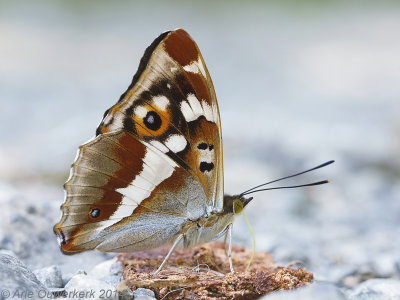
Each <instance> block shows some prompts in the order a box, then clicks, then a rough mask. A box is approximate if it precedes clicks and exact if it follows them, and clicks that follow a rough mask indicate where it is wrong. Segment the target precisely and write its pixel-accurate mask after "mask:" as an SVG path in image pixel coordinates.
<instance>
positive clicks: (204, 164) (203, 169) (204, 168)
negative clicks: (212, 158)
mask: <svg viewBox="0 0 400 300" xmlns="http://www.w3.org/2000/svg"><path fill="white" fill-rule="evenodd" d="M212 169H214V164H213V163H208V162H205V161H202V162H201V163H200V171H201V172H202V173H204V172H206V171H208V172H210V171H211V170H212Z"/></svg>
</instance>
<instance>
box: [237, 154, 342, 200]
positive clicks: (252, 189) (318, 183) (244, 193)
mask: <svg viewBox="0 0 400 300" xmlns="http://www.w3.org/2000/svg"><path fill="white" fill-rule="evenodd" d="M334 162H335V161H334V160H330V161H327V162H325V163H323V164H320V165H318V166H316V167H314V168H311V169H308V170H305V171H303V172H299V173H296V174H293V175H289V176H285V177H282V178H279V179H275V180H272V181H269V182H266V183H263V184H260V185H257V186H255V187H253V188H251V189H249V190H247V191H244V192H243V193H241V194H240V195H239V196H240V197H242V196H244V195H248V194H251V193H255V192H259V191H267V190H277V189H289V188H297V187H303V186H313V185H320V184H325V183H328V182H329V180H324V181H319V182H314V183H308V184H302V185H294V186H282V187H275V188H266V189H259V190H257V189H258V188H260V187H262V186H265V185H268V184H271V183H275V182H278V181H281V180H284V179H289V178H293V177H296V176H299V175H302V174H305V173H308V172H311V171H314V170H317V169H320V168H323V167H326V166H328V165H330V164H332V163H334Z"/></svg>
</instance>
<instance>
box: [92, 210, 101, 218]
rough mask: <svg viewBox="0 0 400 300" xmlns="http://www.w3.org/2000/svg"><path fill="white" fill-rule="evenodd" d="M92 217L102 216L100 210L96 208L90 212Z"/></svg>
mask: <svg viewBox="0 0 400 300" xmlns="http://www.w3.org/2000/svg"><path fill="white" fill-rule="evenodd" d="M90 216H91V217H92V218H97V217H98V216H100V209H98V208H94V209H92V210H91V211H90Z"/></svg>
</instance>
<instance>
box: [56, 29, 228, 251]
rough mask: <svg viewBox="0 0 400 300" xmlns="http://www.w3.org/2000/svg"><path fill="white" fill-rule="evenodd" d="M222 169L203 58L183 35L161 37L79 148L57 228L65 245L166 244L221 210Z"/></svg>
mask: <svg viewBox="0 0 400 300" xmlns="http://www.w3.org/2000/svg"><path fill="white" fill-rule="evenodd" d="M222 168H223V167H222V141H221V127H220V117H219V111H218V104H217V100H216V97H215V92H214V88H213V84H212V81H211V78H210V76H209V74H208V71H207V68H206V66H205V63H204V60H203V58H202V56H201V53H200V51H199V49H198V47H197V45H196V44H195V42H194V41H193V40H192V39H191V37H190V36H189V35H188V34H187V33H186V32H185V31H184V30H182V29H178V30H175V31H173V32H167V33H164V34H162V35H160V36H159V37H158V38H157V39H156V40H155V41H154V42H153V44H152V45H151V46H150V47H149V48H148V49H147V50H146V52H145V55H144V57H143V58H142V60H141V63H140V65H139V70H138V72H137V73H136V74H135V76H134V78H133V81H132V83H131V85H130V86H129V88H128V90H127V91H126V92H125V93H124V94H123V95H122V96H121V98H120V100H119V101H118V103H117V104H115V105H114V106H113V107H111V108H110V109H109V110H108V111H107V112H106V113H105V115H104V118H103V121H102V122H101V124H100V125H99V127H98V129H97V137H96V138H95V139H94V140H92V141H91V142H89V143H87V144H85V145H83V146H81V148H80V151H79V154H78V158H77V160H76V161H75V163H74V165H73V168H72V173H71V177H70V179H69V180H68V181H67V183H66V185H65V189H66V201H65V203H64V204H63V206H62V210H63V216H62V219H61V221H60V222H59V223H58V224H56V226H55V232H56V233H57V234H58V236H59V238H60V239H61V244H62V249H63V250H64V251H65V252H77V251H83V250H88V249H94V248H97V249H99V250H103V251H134V250H141V249H149V248H154V247H157V246H160V245H163V244H166V243H169V242H171V241H173V239H174V238H176V236H177V234H178V233H179V232H180V230H182V228H183V227H184V226H185V223H186V222H187V221H188V220H195V219H196V218H199V217H201V216H203V215H205V214H207V213H209V212H210V211H211V210H214V211H220V210H221V209H222V198H223V172H222Z"/></svg>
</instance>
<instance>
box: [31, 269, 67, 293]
mask: <svg viewBox="0 0 400 300" xmlns="http://www.w3.org/2000/svg"><path fill="white" fill-rule="evenodd" d="M33 273H34V274H35V275H36V278H37V279H39V281H40V282H41V283H43V284H44V286H45V287H47V288H62V287H64V285H63V280H62V276H61V270H60V268H59V267H58V266H51V267H47V268H43V269H39V270H35V271H33Z"/></svg>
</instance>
